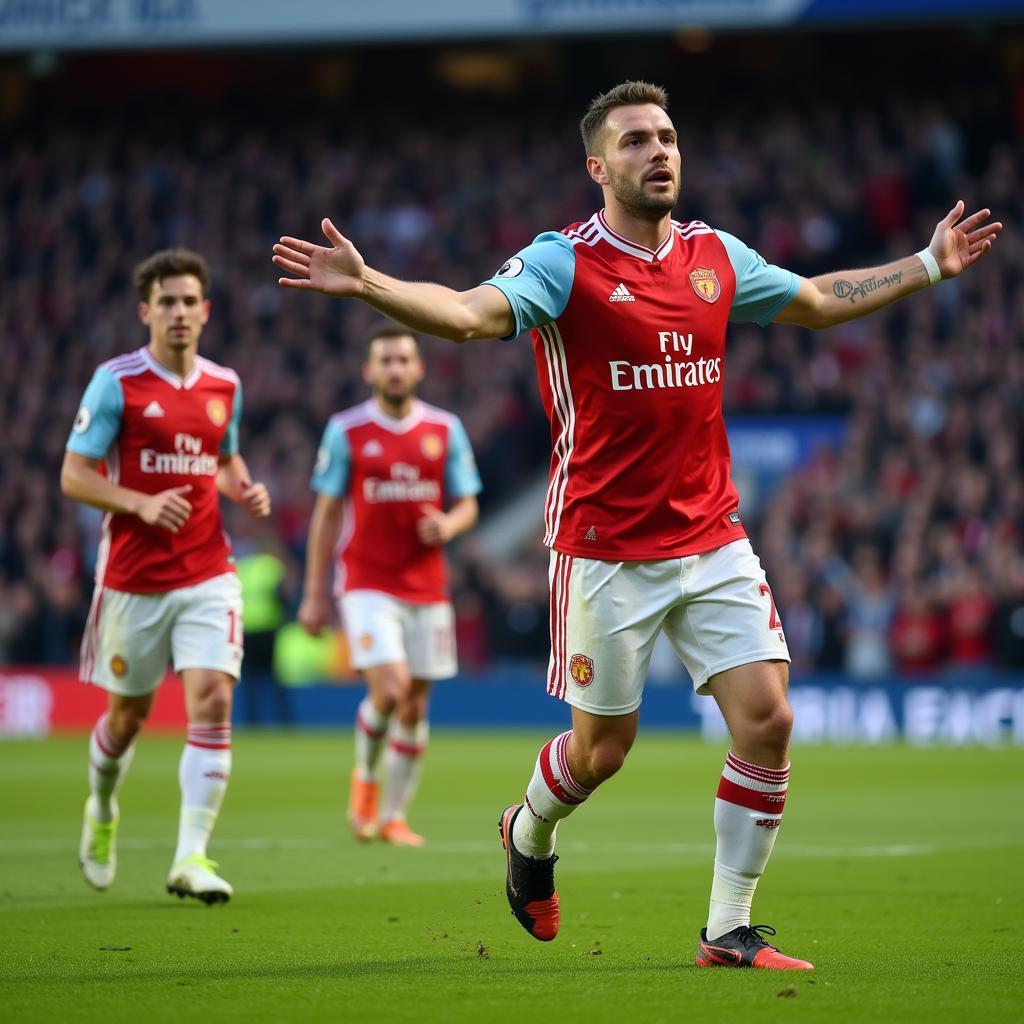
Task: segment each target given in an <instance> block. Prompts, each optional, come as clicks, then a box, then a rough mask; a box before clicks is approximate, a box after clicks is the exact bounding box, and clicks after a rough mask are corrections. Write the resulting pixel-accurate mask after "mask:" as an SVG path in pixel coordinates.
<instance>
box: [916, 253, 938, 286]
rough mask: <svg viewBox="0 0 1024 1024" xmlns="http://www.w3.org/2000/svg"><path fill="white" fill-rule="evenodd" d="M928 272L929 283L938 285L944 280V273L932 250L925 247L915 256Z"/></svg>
mask: <svg viewBox="0 0 1024 1024" xmlns="http://www.w3.org/2000/svg"><path fill="white" fill-rule="evenodd" d="M914 255H915V256H916V257H917V258H918V259H919V260H920V261H921V262H922V263H923V264H924V269H925V270H927V271H928V283H929V284H938V283H939V282H940V281H941V280H942V271H941V270H939V264H938V261H937V260H936V259H935V257H934V256H933V255H932V251H931V249H929V248H928V246H925V247H924V248H923V249H922V250H921V251H920V252H918V253H915V254H914Z"/></svg>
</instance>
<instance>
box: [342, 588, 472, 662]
mask: <svg viewBox="0 0 1024 1024" xmlns="http://www.w3.org/2000/svg"><path fill="white" fill-rule="evenodd" d="M339 612H340V616H341V621H342V622H343V623H344V625H345V634H346V635H347V637H348V645H349V651H350V654H351V658H352V667H353V668H357V669H364V668H373V667H374V666H376V665H390V664H394V663H395V662H405V663H406V664H407V665H408V666H409V674H410V675H411V676H412V678H413V679H447V678H448V677H449V676H453V675H455V673H456V672H458V670H459V666H458V663H457V661H456V657H455V614H454V612H453V611H452V606H451V604H450V603H449V602H448V601H440V602H437V603H435V604H414V603H413V602H411V601H402V600H400V599H399V598H397V597H393V596H392V595H391V594H385V593H383V592H382V591H380V590H350V591H349V592H348V593H347V594H345V595H344V596H343V597H342V598H341V601H340V603H339Z"/></svg>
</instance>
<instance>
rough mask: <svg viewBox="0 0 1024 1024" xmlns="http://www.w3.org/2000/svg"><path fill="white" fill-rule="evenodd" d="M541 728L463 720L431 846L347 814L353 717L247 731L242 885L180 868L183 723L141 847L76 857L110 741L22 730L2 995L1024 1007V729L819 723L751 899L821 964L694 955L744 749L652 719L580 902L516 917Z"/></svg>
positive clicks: (71, 1016) (426, 788) (207, 1011)
mask: <svg viewBox="0 0 1024 1024" xmlns="http://www.w3.org/2000/svg"><path fill="white" fill-rule="evenodd" d="M546 738H547V737H546V736H542V735H539V734H538V735H529V734H525V733H520V734H482V733H476V734H468V733H454V732H449V733H440V734H438V735H436V736H435V737H434V738H433V740H432V744H431V749H430V752H429V754H428V758H429V761H428V764H427V771H426V775H425V778H424V782H423V785H422V788H421V793H420V798H419V800H418V801H417V804H416V806H415V808H414V813H413V815H412V816H411V820H412V823H413V825H414V826H416V827H417V828H419V829H420V830H422V831H423V832H425V833H426V834H427V835H428V837H429V840H430V844H429V845H428V846H427V848H426V849H423V850H407V849H391V848H388V847H384V846H380V845H373V846H359V845H357V844H356V843H355V842H354V841H353V840H351V839H350V838H349V836H348V834H347V832H346V830H345V827H344V797H345V789H346V785H345V781H344V780H345V779H346V778H347V774H348V767H349V764H350V757H351V744H350V741H349V739H348V737H347V736H339V735H332V734H296V735H286V734H269V735H267V734H258V733H248V734H247V733H244V732H242V733H240V734H238V735H236V741H235V763H234V774H233V778H232V782H231V790H230V792H229V793H228V798H227V803H226V805H225V809H224V813H223V815H222V818H221V822H220V825H219V827H218V830H217V832H216V834H215V836H214V841H213V843H212V845H211V851H210V852H211V854H212V855H213V856H214V857H215V858H216V859H217V860H219V862H220V863H221V865H222V871H223V873H224V875H225V877H227V878H228V879H229V880H230V881H231V882H232V884H233V885H234V886H235V890H236V898H235V900H234V901H233V902H231V903H230V904H228V905H227V906H224V907H212V908H208V907H205V906H202V905H199V904H197V903H194V902H192V901H190V902H187V903H182V902H179V900H177V899H176V898H173V897H171V896H168V895H166V894H165V893H164V891H163V881H164V877H165V875H166V872H167V868H168V867H169V861H170V857H171V854H172V852H173V845H174V843H173V841H174V835H175V828H176V819H177V801H178V793H177V781H176V778H177V760H178V756H179V753H180V749H181V742H180V741H179V740H174V741H171V740H166V739H160V738H156V737H146V738H144V741H143V742H142V743H141V744H140V748H139V751H138V756H137V758H136V760H135V764H134V765H133V767H132V769H131V775H130V776H129V779H128V781H127V784H126V786H125V788H124V791H123V793H122V797H121V807H122V823H121V833H120V845H119V855H120V856H119V862H120V863H119V873H118V878H117V881H116V883H115V885H114V887H113V888H112V889H111V890H110V891H109V892H107V893H95V892H93V891H91V890H90V889H88V888H87V887H86V885H85V883H84V882H83V881H82V878H81V876H80V872H79V869H78V866H77V862H76V858H77V838H78V830H79V822H80V814H81V810H82V803H83V802H84V798H85V793H86V790H85V756H86V747H85V741H84V739H82V738H62V739H54V740H49V741H47V742H45V743H22V742H17V743H14V742H11V743H5V744H0V777H2V778H3V779H4V780H5V785H4V792H3V798H2V804H0V807H2V810H0V951H2V956H0V1006H2V1008H3V1014H2V1015H3V1019H4V1020H5V1021H11V1022H15V1021H79V1020H88V1021H103V1022H104V1024H109V1022H116V1021H132V1022H136V1024H137V1022H143V1024H156V1022H162V1021H174V1022H176V1024H180V1022H183V1021H191V1020H200V1019H202V1020H207V1021H249V1022H251V1021H321V1020H323V1021H333V1022H337V1021H353V1022H355V1021H359V1022H365V1021H420V1022H429V1021H445V1022H449V1021H451V1022H462V1021H473V1022H477V1021H480V1022H484V1021H486V1022H489V1024H490V1022H495V1024H496V1022H504V1021H510V1022H511V1021H515V1022H516V1024H522V1022H523V1021H527V1022H529V1021H531V1020H538V1021H540V1020H544V1019H548V1018H549V1019H551V1020H553V1021H557V1022H558V1024H575V1022H587V1024H601V1022H605V1021H607V1022H616V1024H620V1022H626V1021H630V1022H632V1021H641V1022H645V1024H647V1022H650V1024H654V1022H658V1021H665V1022H670V1021H699V1022H701V1024H715V1022H718V1021H722V1022H729V1024H734V1022H736V1021H739V1020H744V1021H776V1020H780V1021H787V1022H789V1021H792V1022H801V1021H814V1022H819V1021H829V1022H830V1024H833V1022H845V1021H851V1022H852V1021H856V1022H863V1021H878V1022H884V1021H928V1022H929V1024H935V1022H941V1021H956V1022H958V1024H963V1022H971V1021H998V1022H1000V1024H1006V1022H1011V1024H1012V1022H1020V1021H1024V981H1022V979H1024V952H1022V950H1024V928H1022V925H1021V920H1022V914H1021V911H1022V908H1024V883H1022V880H1021V868H1022V867H1024V801H1022V799H1021V796H1022V794H1021V789H1022V787H1021V782H1022V779H1024V751H1021V750H976V749H959V750H927V751H922V750H910V749H907V748H903V747H892V748H884V749H863V748H831V749H817V748H804V749H798V750H797V751H796V752H795V755H794V758H793V762H794V774H793V784H792V796H791V798H790V802H789V804H788V806H787V808H786V818H785V824H784V826H783V828H782V830H781V833H780V835H779V840H778V845H777V847H776V853H775V856H774V857H773V860H772V862H771V864H770V865H769V868H768V872H767V874H766V876H765V878H764V880H763V881H762V883H761V889H760V892H759V893H758V897H757V900H756V902H755V913H754V921H755V922H760V921H765V922H769V923H771V924H774V925H775V926H776V927H778V929H779V936H778V938H777V940H776V941H778V943H779V945H780V946H781V947H782V949H783V950H785V951H787V952H792V953H793V954H795V955H797V956H801V957H806V958H808V959H810V960H812V961H814V962H815V963H816V965H817V970H816V971H815V972H814V973H813V974H811V975H807V974H802V973H801V974H788V973H775V972H768V971H729V970H721V971H706V970H697V969H695V968H694V967H693V950H694V946H695V944H696V940H697V933H698V930H699V929H700V927H701V925H702V924H703V923H704V914H705V910H706V900H707V893H708V889H709V885H710V870H711V860H712V856H713V832H712V822H711V816H712V798H713V794H714V790H715V786H716V784H717V779H718V775H719V771H720V767H721V762H722V755H723V753H724V751H722V750H720V749H718V748H715V747H712V746H708V745H705V744H702V743H700V742H698V741H696V740H694V739H691V738H684V737H679V736H675V735H671V734H664V733H660V734H659V733H651V732H648V733H646V734H642V735H641V739H640V742H639V743H638V745H637V747H636V749H635V750H634V752H633V753H632V755H631V757H630V761H629V763H628V764H627V766H626V768H625V769H624V771H623V772H622V773H621V774H620V776H618V777H617V778H615V779H613V780H612V781H611V782H609V783H608V784H606V786H605V787H603V788H602V790H601V792H600V793H598V794H597V797H596V798H595V799H594V800H593V801H592V802H591V804H590V805H588V806H586V807H584V808H582V809H581V810H580V811H578V812H577V814H576V815H575V816H574V817H573V819H572V820H570V821H567V822H565V823H564V824H563V826H562V835H561V839H560V843H559V853H560V854H561V857H562V860H561V862H560V863H559V866H558V869H557V877H558V883H559V890H560V893H561V897H562V906H563V917H562V930H561V934H560V935H559V937H558V938H557V939H556V940H555V941H554V942H552V943H545V944H542V943H538V942H536V941H534V940H533V939H531V938H530V937H529V936H528V935H526V933H525V932H523V931H522V930H521V929H520V927H519V925H518V924H516V922H515V921H514V920H513V918H512V917H511V916H510V914H509V911H508V907H507V904H506V902H505V896H504V889H503V873H504V864H503V854H502V852H501V848H500V844H499V840H498V836H497V829H496V823H497V818H498V813H499V811H500V810H501V808H502V807H503V806H504V805H505V804H506V803H508V802H511V801H512V800H513V799H515V798H516V797H517V796H518V795H520V794H521V793H522V790H523V787H524V785H525V783H526V780H527V778H528V777H529V774H530V771H531V769H532V764H533V759H534V757H535V756H536V751H537V749H538V747H539V745H540V743H541V742H542V741H543V740H544V739H546Z"/></svg>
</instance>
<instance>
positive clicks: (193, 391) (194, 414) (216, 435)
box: [67, 348, 242, 594]
mask: <svg viewBox="0 0 1024 1024" xmlns="http://www.w3.org/2000/svg"><path fill="white" fill-rule="evenodd" d="M241 416H242V388H241V384H240V383H239V380H238V375H237V374H236V373H235V371H234V370H229V369H227V368H226V367H223V366H218V365H217V364H216V363H213V362H211V361H210V360H209V359H203V358H202V357H198V356H197V357H196V364H195V367H194V369H193V370H192V372H191V373H190V374H189V375H188V376H187V377H184V378H181V377H179V376H178V375H177V374H175V373H172V372H171V371H170V370H168V369H167V368H166V367H164V366H161V365H160V363H158V362H157V361H156V360H155V359H154V358H153V356H152V355H151V354H150V352H149V351H148V349H145V348H140V349H138V351H136V352H131V353H129V354H128V355H124V356H120V357H119V358H117V359H111V360H109V361H108V362H105V363H103V364H102V365H101V366H99V367H98V368H97V370H96V372H95V373H94V374H93V378H92V380H91V381H90V382H89V386H88V387H87V388H86V390H85V394H84V396H83V397H82V403H81V406H80V407H79V409H78V415H77V416H76V417H75V423H74V426H73V428H72V430H71V436H70V437H69V438H68V443H67V449H68V451H72V452H77V453H78V454H79V455H84V456H85V457H86V458H90V459H102V460H103V466H104V472H105V473H106V475H107V476H108V477H109V478H110V480H111V481H113V482H114V483H116V484H120V485H121V486H122V487H129V488H131V489H132V490H135V491H142V492H143V493H144V494H157V493H159V492H160V491H165V490H167V489H168V488H170V487H180V486H183V485H190V486H191V488H192V490H191V491H190V492H189V493H188V494H186V495H185V498H186V499H187V500H188V501H189V502H190V503H191V505H192V513H191V515H190V516H189V518H188V521H187V522H186V523H185V525H184V526H183V527H182V528H181V529H180V530H179V531H178V532H177V533H171V532H170V531H169V530H164V529H161V528H160V527H158V526H150V525H148V524H147V523H144V522H143V521H142V520H141V519H140V518H139V517H138V516H133V515H126V514H120V513H119V514H114V513H107V515H106V516H105V517H104V520H103V538H102V540H101V541H100V551H99V557H98V558H97V561H96V583H97V586H101V587H109V588H111V589H112V590H123V591H127V592H128V593H132V594H155V593H163V592H164V591H168V590H177V589H179V588H181V587H189V586H193V585H194V584H196V583H201V582H202V581H203V580H206V579H210V578H211V577H213V576H219V575H220V574H221V573H225V572H230V571H232V569H233V566H232V564H231V545H230V542H229V541H228V538H227V535H226V534H225V533H224V530H223V527H222V525H221V515H220V501H219V496H218V492H217V479H216V478H217V468H218V465H219V461H220V458H221V457H222V456H230V455H236V454H237V453H238V424H239V421H240V420H241Z"/></svg>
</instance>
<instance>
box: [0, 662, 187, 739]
mask: <svg viewBox="0 0 1024 1024" xmlns="http://www.w3.org/2000/svg"><path fill="white" fill-rule="evenodd" d="M106 706H107V693H106V690H101V689H100V688H99V687H98V686H89V685H87V684H85V683H82V682H80V681H79V679H78V672H77V671H76V670H75V669H73V668H50V667H48V666H45V665H44V666H39V665H27V666H24V667H15V668H4V669H0V737H26V738H28V737H43V736H48V735H49V734H50V733H51V732H87V731H88V730H89V729H91V728H92V726H93V724H94V723H95V721H96V719H97V718H99V716H100V715H101V714H102V713H103V709H104V708H105V707H106ZM185 724H186V719H185V698H184V694H183V693H182V689H181V680H180V679H178V677H177V676H175V675H173V674H171V673H168V674H167V678H166V679H165V680H164V682H163V685H162V686H161V687H160V689H159V691H158V692H157V697H156V703H155V704H154V705H153V710H152V712H150V715H149V720H148V722H147V724H146V728H147V730H157V731H163V732H179V731H182V732H183V731H184V729H185Z"/></svg>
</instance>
